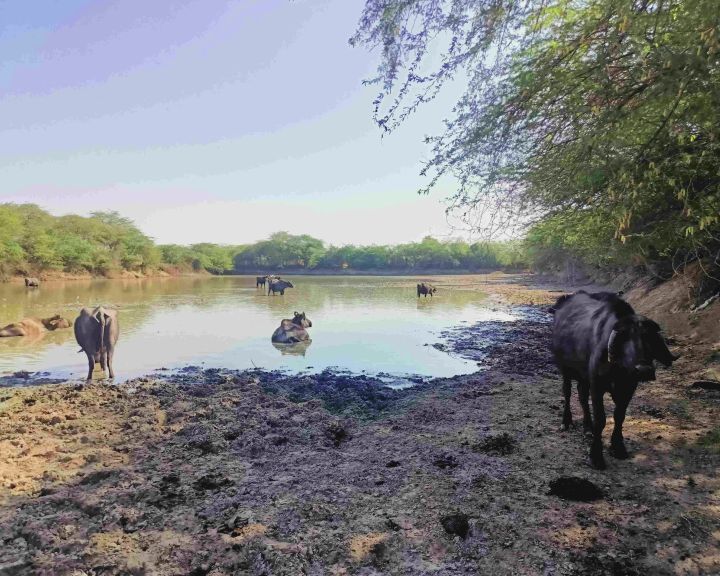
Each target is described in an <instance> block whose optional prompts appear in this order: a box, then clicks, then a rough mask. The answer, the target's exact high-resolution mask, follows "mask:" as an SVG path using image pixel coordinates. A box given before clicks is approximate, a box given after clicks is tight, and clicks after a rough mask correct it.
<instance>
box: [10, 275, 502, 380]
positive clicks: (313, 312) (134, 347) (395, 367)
mask: <svg viewBox="0 0 720 576" xmlns="http://www.w3.org/2000/svg"><path fill="white" fill-rule="evenodd" d="M290 280H291V281H292V282H293V284H294V285H295V288H292V289H288V290H287V291H286V292H285V295H284V296H280V295H277V296H268V295H267V291H266V290H263V289H262V288H256V287H255V278H254V277H248V276H226V277H202V278H198V277H191V278H187V277H186V278H152V279H144V280H87V281H68V282H47V283H44V284H43V285H42V286H41V287H40V288H39V289H31V290H28V289H26V288H25V286H24V285H18V284H3V285H0V326H4V325H5V324H8V323H10V322H15V321H18V320H20V319H22V318H24V317H47V316H51V315H53V314H57V313H59V314H61V315H63V316H64V317H66V318H68V319H69V320H70V321H71V322H72V321H73V320H74V318H75V317H76V316H77V313H78V311H79V309H80V308H81V307H83V306H90V307H92V306H96V305H98V304H103V305H110V306H113V307H116V308H117V309H118V310H119V318H120V326H121V331H120V340H119V342H118V345H117V349H116V353H115V373H116V380H118V381H123V380H126V379H128V378H132V377H136V376H140V375H145V374H148V373H150V372H152V371H154V370H156V369H159V368H169V369H173V368H179V367H182V366H187V365H190V364H195V365H202V366H204V367H208V368H209V367H224V368H237V369H245V368H253V367H258V368H265V369H287V370H294V371H311V372H317V371H321V370H323V369H325V368H329V367H334V368H338V369H342V370H349V371H351V372H354V373H361V372H363V371H364V372H365V373H367V374H372V375H375V374H379V373H380V374H383V375H386V376H385V377H386V378H388V379H392V378H400V379H402V378H404V377H407V376H408V375H419V376H427V377H436V376H452V375H455V374H463V373H470V372H473V371H475V370H476V369H477V365H476V364H475V363H474V362H470V361H467V360H464V359H462V358H457V357H453V356H451V355H449V354H447V353H445V352H442V351H440V350H436V349H435V348H433V347H432V346H429V345H428V344H433V343H434V342H437V341H439V340H440V338H439V336H438V334H439V333H440V332H441V331H442V330H444V329H447V328H449V327H451V326H456V325H458V324H460V323H463V322H468V323H474V322H476V321H479V320H508V321H509V320H512V319H513V317H512V316H511V315H510V314H509V313H508V312H507V311H505V310H501V309H497V308H496V307H494V306H493V305H492V304H491V303H489V302H488V300H487V296H486V294H485V293H484V292H483V281H482V277H480V276H471V277H469V276H462V277H454V276H442V277H437V278H430V279H425V280H430V281H432V282H433V284H434V285H436V286H437V287H438V292H437V294H436V296H435V297H434V298H432V299H430V298H420V299H418V298H417V297H416V288H415V285H416V283H417V281H418V280H417V278H407V277H397V276H393V277H378V276H374V277H369V276H366V277H358V276H354V277H338V276H293V277H292V278H290ZM295 310H299V311H305V312H306V313H307V316H308V317H309V318H310V320H312V322H313V327H312V328H310V329H309V332H310V334H311V337H312V342H311V343H310V344H309V345H308V346H302V345H300V346H297V347H292V348H287V347H283V348H282V349H277V348H276V347H275V346H273V344H271V342H270V336H271V334H272V333H273V331H274V330H275V328H277V326H278V325H279V324H280V320H281V319H283V318H292V314H293V311H295ZM78 349H79V347H78V345H77V344H76V342H75V338H74V335H73V331H72V329H69V330H60V331H57V332H53V333H48V334H46V335H44V336H43V337H42V338H39V339H35V340H32V339H29V338H0V377H1V376H7V375H8V374H12V373H14V372H16V371H28V372H47V373H48V374H47V376H49V377H57V378H70V379H73V378H79V379H80V378H84V376H85V374H86V370H87V364H86V362H87V361H86V357H85V355H84V354H78V353H77V351H78ZM96 374H97V372H96Z"/></svg>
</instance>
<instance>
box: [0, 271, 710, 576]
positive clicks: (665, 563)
mask: <svg viewBox="0 0 720 576" xmlns="http://www.w3.org/2000/svg"><path fill="white" fill-rule="evenodd" d="M500 284H501V283H500V282H499V283H498V287H497V288H496V289H493V290H492V291H493V293H495V294H498V297H501V296H502V297H503V298H505V299H506V300H510V301H513V302H516V303H521V302H520V301H524V302H522V303H528V302H530V301H532V302H533V303H535V304H540V303H543V302H549V301H551V300H552V299H553V298H554V297H555V296H557V294H552V293H549V292H547V291H544V290H538V289H536V288H534V287H532V286H523V285H521V284H515V285H507V284H502V285H500ZM524 311H525V315H524V320H522V321H521V322H519V323H518V324H493V325H491V324H478V325H475V326H469V327H466V328H458V329H457V330H452V331H450V332H448V333H447V334H445V337H444V341H443V343H442V345H443V346H445V347H446V350H447V351H448V352H449V353H453V354H462V355H465V356H467V357H469V358H473V359H475V360H476V361H479V362H481V363H482V366H481V370H480V372H478V373H476V374H473V375H469V376H462V377H455V378H450V379H440V380H433V381H430V382H426V383H422V384H419V385H418V386H416V387H414V388H411V389H405V390H393V389H390V388H387V387H385V386H383V385H382V383H381V382H379V381H376V380H374V379H373V378H369V377H353V376H350V375H347V374H337V373H331V372H325V373H322V374H319V375H314V376H310V375H301V376H290V375H284V374H279V373H273V372H263V371H252V372H242V373H240V372H233V371H225V370H207V371H203V370H200V369H198V368H188V369H186V370H184V371H181V372H179V373H177V374H168V375H165V376H157V377H155V376H154V377H152V378H141V379H138V380H134V381H131V382H128V383H126V384H123V385H121V386H108V385H102V384H93V385H90V386H80V385H75V384H72V383H68V384H61V385H54V386H41V387H35V388H24V389H3V390H0V454H2V459H0V527H1V532H0V533H1V534H2V536H1V542H0V573H2V570H3V569H4V570H5V573H13V574H73V573H74V574H88V575H89V574H93V575H98V574H159V575H165V574H168V575H169V574H196V575H202V574H210V575H221V574H255V575H261V574H265V575H269V574H273V575H277V574H288V575H297V574H312V575H323V574H338V575H339V574H362V575H371V574H407V575H420V574H443V575H460V574H468V575H470V574H492V575H504V574H507V575H510V574H513V575H514V574H521V575H571V574H573V575H574V574H580V575H601V574H603V575H604V574H614V575H641V574H642V575H645V574H658V575H664V574H668V575H669V574H688V575H692V574H717V573H718V572H719V571H720V525H719V521H720V479H719V478H718V475H717V467H718V463H720V430H718V428H713V426H717V423H718V415H719V413H720V412H719V411H718V409H719V404H718V402H720V392H717V391H713V390H707V389H704V388H693V387H692V383H693V382H694V381H695V379H696V378H697V377H699V375H705V374H706V371H707V364H704V363H703V362H704V360H703V361H701V359H702V358H706V357H707V358H708V359H709V360H708V362H710V363H712V362H716V361H717V360H718V358H716V356H717V352H716V351H714V350H713V345H714V344H713V343H711V342H708V343H705V344H703V343H702V342H696V340H695V339H692V338H690V336H687V337H686V336H685V335H682V336H681V337H679V336H674V337H676V338H681V340H682V341H681V342H679V343H678V344H677V348H679V351H680V352H682V353H684V356H683V359H682V360H680V361H679V362H678V363H677V365H676V367H674V368H673V369H672V370H669V371H668V370H664V371H659V378H658V380H657V381H656V382H652V383H648V384H644V385H642V386H641V388H640V389H639V391H638V395H637V396H636V398H635V400H634V401H633V404H632V405H631V407H630V414H629V417H628V420H627V421H626V424H625V430H626V438H627V443H628V448H629V450H630V451H631V452H632V458H631V459H630V460H626V461H616V460H613V459H611V458H608V470H607V471H604V472H597V471H594V470H592V469H591V468H589V466H588V461H587V445H586V441H585V439H584V437H583V434H582V431H581V430H580V429H576V430H571V431H569V432H566V433H564V432H560V431H559V429H560V419H561V413H562V406H563V405H562V400H561V396H560V386H559V382H558V379H557V377H556V375H555V370H554V368H553V366H552V363H551V361H550V358H549V356H548V353H547V351H546V350H547V338H548V335H549V324H548V323H547V320H548V319H547V317H546V316H545V315H544V314H542V313H541V312H539V311H538V307H526V308H525V309H524ZM489 331H490V332H491V333H492V336H493V338H494V340H495V342H496V343H495V344H494V345H490V346H488V345H486V338H487V335H488V333H489ZM677 348H676V349H677ZM703 354H704V355H705V356H703ZM713 354H715V356H713ZM712 358H716V359H715V360H713V359H712ZM608 409H610V405H609V404H608ZM573 412H574V414H575V416H576V419H577V416H578V413H579V407H578V405H577V400H575V398H574V399H573ZM611 413H612V412H611V410H610V414H611ZM611 426H612V419H611V418H610V421H609V423H608V427H611ZM608 434H609V433H608ZM606 440H607V438H606ZM563 476H575V477H579V478H581V479H585V480H588V481H590V482H591V483H592V484H593V486H592V489H589V490H587V492H588V493H589V494H591V495H592V497H593V498H598V499H595V500H592V501H588V502H579V501H572V500H566V499H562V498H560V497H558V495H557V494H563V490H562V489H563V487H564V486H565V484H563V483H562V482H561V483H554V484H553V485H552V488H551V482H553V481H555V480H557V479H558V478H560V477H563ZM566 484H567V483H566ZM570 486H571V487H577V491H578V492H580V491H581V490H580V489H581V488H583V485H582V484H581V483H578V482H577V481H575V482H574V483H573V482H570ZM551 491H552V492H553V493H552V494H551ZM3 567H4V568H3Z"/></svg>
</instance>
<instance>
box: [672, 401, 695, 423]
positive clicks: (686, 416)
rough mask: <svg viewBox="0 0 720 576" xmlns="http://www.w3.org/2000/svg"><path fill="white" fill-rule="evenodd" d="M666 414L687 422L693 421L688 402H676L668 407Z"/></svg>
mask: <svg viewBox="0 0 720 576" xmlns="http://www.w3.org/2000/svg"><path fill="white" fill-rule="evenodd" d="M668 412H669V413H670V414H672V415H673V416H675V417H677V418H680V419H681V420H687V421H688V422H689V421H690V420H692V419H693V417H692V411H691V406H690V401H689V400H677V401H675V402H673V403H672V404H670V405H669V406H668Z"/></svg>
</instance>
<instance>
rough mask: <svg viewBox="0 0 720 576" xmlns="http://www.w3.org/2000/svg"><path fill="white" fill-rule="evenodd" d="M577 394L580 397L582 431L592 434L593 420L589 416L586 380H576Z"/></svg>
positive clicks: (588, 392) (588, 396)
mask: <svg viewBox="0 0 720 576" xmlns="http://www.w3.org/2000/svg"><path fill="white" fill-rule="evenodd" d="M578 396H579V397H580V406H582V411H583V432H585V433H586V434H592V431H593V422H592V416H590V386H589V385H588V383H587V382H584V381H582V380H579V381H578Z"/></svg>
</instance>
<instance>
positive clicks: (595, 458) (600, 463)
mask: <svg viewBox="0 0 720 576" xmlns="http://www.w3.org/2000/svg"><path fill="white" fill-rule="evenodd" d="M590 462H591V463H592V466H593V468H595V470H605V468H607V465H606V464H605V458H604V457H603V454H602V448H600V449H599V450H598V449H593V450H590Z"/></svg>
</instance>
